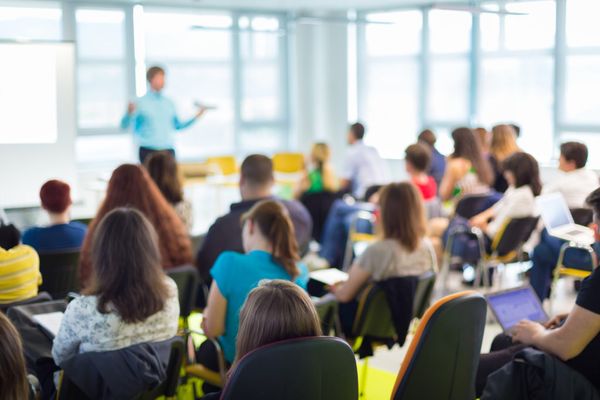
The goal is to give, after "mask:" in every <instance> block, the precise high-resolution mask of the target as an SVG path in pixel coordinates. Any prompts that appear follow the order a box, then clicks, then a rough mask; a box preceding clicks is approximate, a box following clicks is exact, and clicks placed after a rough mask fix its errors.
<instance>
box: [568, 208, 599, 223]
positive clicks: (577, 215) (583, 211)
mask: <svg viewBox="0 0 600 400" xmlns="http://www.w3.org/2000/svg"><path fill="white" fill-rule="evenodd" d="M569 211H571V215H572V216H573V222H575V223H576V224H578V225H583V226H588V225H589V224H591V223H592V222H593V221H594V211H593V210H592V209H590V208H571V209H570V210H569Z"/></svg>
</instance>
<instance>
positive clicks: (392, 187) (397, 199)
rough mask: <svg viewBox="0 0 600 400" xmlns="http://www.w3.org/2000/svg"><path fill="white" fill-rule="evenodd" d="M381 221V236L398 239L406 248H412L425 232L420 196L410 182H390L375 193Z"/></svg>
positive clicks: (411, 249) (413, 248)
mask: <svg viewBox="0 0 600 400" xmlns="http://www.w3.org/2000/svg"><path fill="white" fill-rule="evenodd" d="M379 205H380V208H381V224H382V228H383V236H384V238H385V239H395V240H398V241H399V242H400V243H401V244H402V245H403V246H404V247H405V248H406V249H407V250H409V251H415V250H416V249H417V248H418V246H419V243H420V242H421V239H423V237H424V236H425V233H426V218H425V207H424V205H423V199H422V196H421V194H420V193H419V192H418V190H417V188H416V187H415V186H414V185H413V184H412V183H410V182H400V183H391V184H389V185H386V186H384V187H383V188H382V189H381V192H380V197H379Z"/></svg>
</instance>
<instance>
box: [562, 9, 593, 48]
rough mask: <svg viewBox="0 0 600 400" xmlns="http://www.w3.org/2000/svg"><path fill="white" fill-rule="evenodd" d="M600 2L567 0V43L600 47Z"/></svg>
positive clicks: (577, 45)
mask: <svg viewBox="0 0 600 400" xmlns="http://www.w3.org/2000/svg"><path fill="white" fill-rule="evenodd" d="M598 15H600V2H598V1H596V0H569V1H567V27H566V30H567V45H568V47H570V48H574V47H596V48H598V47H600V24H598Z"/></svg>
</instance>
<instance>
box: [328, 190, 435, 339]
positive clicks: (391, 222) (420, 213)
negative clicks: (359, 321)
mask: <svg viewBox="0 0 600 400" xmlns="http://www.w3.org/2000/svg"><path fill="white" fill-rule="evenodd" d="M379 204H380V211H381V218H380V220H379V221H380V223H381V228H382V229H381V231H382V233H383V238H382V239H381V240H378V241H377V242H375V243H373V244H371V245H370V246H369V247H367V249H366V250H365V251H364V253H363V254H361V255H360V256H359V257H358V259H357V260H356V261H355V262H354V264H352V266H351V267H350V270H349V277H348V281H346V282H344V283H341V284H338V285H335V286H333V287H332V288H331V291H332V293H333V294H334V295H335V297H336V298H337V300H338V301H339V302H341V303H342V304H340V318H341V321H342V328H343V330H344V332H345V333H346V334H350V332H351V329H352V324H353V321H354V316H355V315H356V309H357V306H358V303H357V302H356V301H355V298H356V297H357V296H358V294H359V293H360V291H361V290H362V289H363V287H364V286H365V285H366V284H367V283H368V282H369V281H376V282H377V281H384V280H386V279H390V278H394V277H401V276H415V275H420V274H422V273H423V272H425V271H427V270H430V269H432V267H433V265H434V264H433V260H432V253H431V250H430V248H431V244H430V243H429V240H428V239H426V238H425V233H426V229H427V226H426V221H425V209H424V207H423V200H422V198H421V195H420V194H419V192H418V190H417V189H416V188H415V186H414V185H412V184H411V183H409V182H403V183H392V184H389V185H387V186H384V187H383V188H382V189H381V192H380V197H379ZM400 205H401V206H400Z"/></svg>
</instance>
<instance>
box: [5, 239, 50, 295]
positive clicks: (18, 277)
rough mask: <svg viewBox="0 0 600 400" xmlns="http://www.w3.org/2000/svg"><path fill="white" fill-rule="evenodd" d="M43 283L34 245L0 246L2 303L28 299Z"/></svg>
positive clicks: (35, 293) (36, 292)
mask: <svg viewBox="0 0 600 400" xmlns="http://www.w3.org/2000/svg"><path fill="white" fill-rule="evenodd" d="M41 283H42V275H41V274H40V259H39V257H38V254H37V253H36V251H35V250H34V249H33V247H30V246H27V245H19V246H15V247H13V248H12V249H10V250H4V249H3V248H1V247H0V303H3V304H6V303H12V302H15V301H21V300H26V299H29V298H31V297H34V296H36V295H37V294H38V286H39V285H40V284H41Z"/></svg>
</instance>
